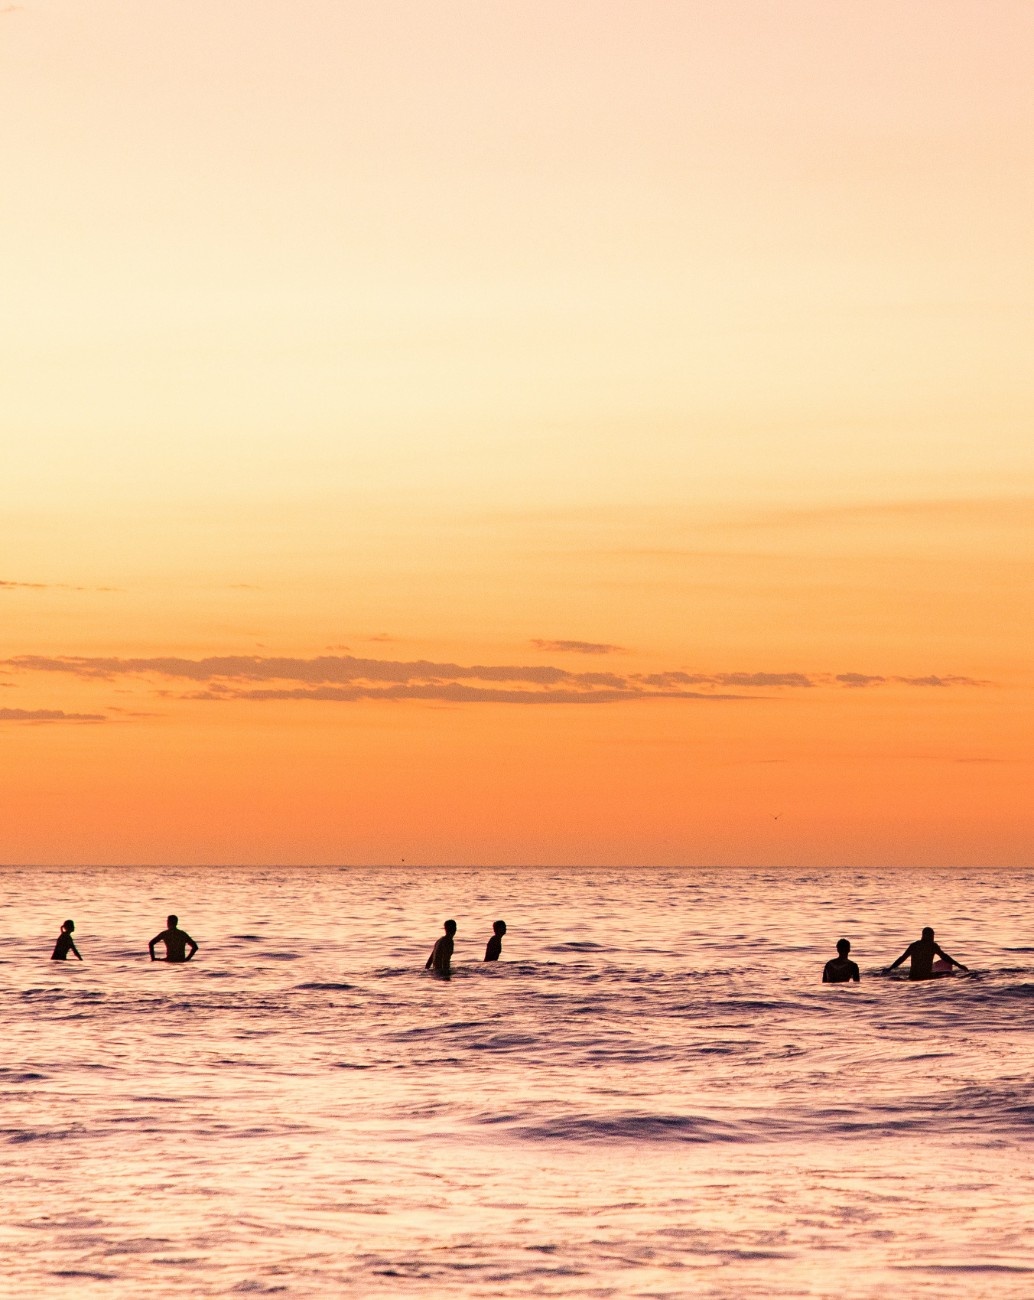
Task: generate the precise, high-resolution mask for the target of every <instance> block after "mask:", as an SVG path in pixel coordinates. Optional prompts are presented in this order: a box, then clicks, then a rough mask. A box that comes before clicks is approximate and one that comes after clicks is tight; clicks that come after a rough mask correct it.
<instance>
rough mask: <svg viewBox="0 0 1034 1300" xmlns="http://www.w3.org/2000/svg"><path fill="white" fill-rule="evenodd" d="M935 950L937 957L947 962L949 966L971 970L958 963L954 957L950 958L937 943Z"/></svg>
mask: <svg viewBox="0 0 1034 1300" xmlns="http://www.w3.org/2000/svg"><path fill="white" fill-rule="evenodd" d="M933 949H934V952H935V953H936V954H937V956H938V957H940V958H942V959H943V960H944V961H946V962H947V963H948V965H949V966H957V967H958V968H959V970H969V967H968V966H963V964H962V962H960V961H956V960H955V958H954V957H949V956H948V954H947V953H946V952H945V951H944V949H943V948H942V947H941V946H940V944H937V943H935V944H934V946H933Z"/></svg>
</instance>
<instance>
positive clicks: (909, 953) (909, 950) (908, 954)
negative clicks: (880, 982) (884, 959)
mask: <svg viewBox="0 0 1034 1300" xmlns="http://www.w3.org/2000/svg"><path fill="white" fill-rule="evenodd" d="M912 947H913V945H912V944H909V945H908V947H907V948H906V949H905V951H904V952H903V953H902V954H901V956H900V957H899V958H898V959H897V961H896V962H894V964H893V965H892V966H888V967H887V970H888V971H892V970H897V968H898V967H899V966H900V965H901V963H902V962H903V961H904V960H905V958H906V957H911V956H912Z"/></svg>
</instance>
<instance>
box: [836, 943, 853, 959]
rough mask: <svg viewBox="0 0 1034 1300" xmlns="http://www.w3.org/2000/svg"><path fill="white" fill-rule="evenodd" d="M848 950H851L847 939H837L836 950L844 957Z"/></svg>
mask: <svg viewBox="0 0 1034 1300" xmlns="http://www.w3.org/2000/svg"><path fill="white" fill-rule="evenodd" d="M850 951H851V944H850V942H849V941H848V940H847V939H838V940H837V952H838V953H839V954H840V956H841V957H846V956H847V954H848V953H849V952H850Z"/></svg>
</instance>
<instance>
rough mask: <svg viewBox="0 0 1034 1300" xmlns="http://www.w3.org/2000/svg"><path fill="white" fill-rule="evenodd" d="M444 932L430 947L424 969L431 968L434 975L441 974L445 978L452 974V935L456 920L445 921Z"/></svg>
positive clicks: (454, 931)
mask: <svg viewBox="0 0 1034 1300" xmlns="http://www.w3.org/2000/svg"><path fill="white" fill-rule="evenodd" d="M444 928H445V933H444V934H443V935H442V937H441V938H440V939H439V940H438V942H437V943H436V944H435V945H434V947H433V948H432V949H431V955H430V957H428V959H427V963H426V965H425V966H424V970H433V971H434V973H435V974H436V975H443V976H444V977H445V978H446V979H448V978H449V976H450V975H451V974H452V950H453V947H454V945H453V942H452V936H453V935H454V934H455V933H456V922H455V921H446V922H445V927H444Z"/></svg>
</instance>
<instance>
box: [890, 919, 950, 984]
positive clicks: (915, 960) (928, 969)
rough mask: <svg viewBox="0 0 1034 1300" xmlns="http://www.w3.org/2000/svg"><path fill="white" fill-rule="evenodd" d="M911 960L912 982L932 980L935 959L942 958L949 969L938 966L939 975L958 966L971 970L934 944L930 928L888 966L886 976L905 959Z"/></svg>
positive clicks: (926, 927) (909, 972) (925, 927)
mask: <svg viewBox="0 0 1034 1300" xmlns="http://www.w3.org/2000/svg"><path fill="white" fill-rule="evenodd" d="M906 957H907V958H908V959H909V963H910V965H909V971H908V978H909V979H910V980H932V979H933V977H934V961H933V959H934V957H940V959H941V962H947V967H946V968H945V967H944V966H941V962H938V963H937V965H938V967H939V970H938V971H937V973H938V974H942V973H943V972H944V970H945V969H948V970H950V969H951V968H952V966H957V967H958V968H959V970H969V967H968V966H963V964H962V962H960V961H956V960H955V958H954V957H949V956H948V954H947V953H946V952H945V951H944V949H943V948H942V947H941V946H940V944H937V943H935V942H934V937H933V930H932V928H931V927H930V926H928V925H926V926H924V927H923V934H922V937H921V938H919V939H917V940H916V941H915V943H910V944H909V945H908V947H907V948H906V949H905V951H904V952H903V953H902V954H901V956H900V957H899V958H898V959H897V961H896V962H894V963H893V965H891V966H888V967H887V969H886V971H885V972H884V974H889V973H890V972H891V971H892V970H897V968H898V967H899V966H900V965H901V963H902V962H903V961H904V960H905V958H906Z"/></svg>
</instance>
